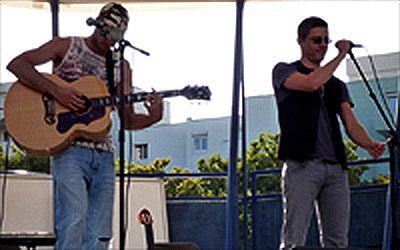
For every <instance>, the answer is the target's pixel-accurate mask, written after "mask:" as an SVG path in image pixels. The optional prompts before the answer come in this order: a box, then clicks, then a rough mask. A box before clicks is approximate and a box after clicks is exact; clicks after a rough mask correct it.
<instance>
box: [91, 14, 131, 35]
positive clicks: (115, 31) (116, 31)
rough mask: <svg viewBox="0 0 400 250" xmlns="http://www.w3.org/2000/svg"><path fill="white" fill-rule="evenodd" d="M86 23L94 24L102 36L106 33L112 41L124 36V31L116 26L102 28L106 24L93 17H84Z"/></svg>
mask: <svg viewBox="0 0 400 250" xmlns="http://www.w3.org/2000/svg"><path fill="white" fill-rule="evenodd" d="M86 24H87V25H88V26H95V27H96V28H98V29H99V30H100V34H102V35H103V36H104V35H106V36H107V37H109V38H111V39H112V40H114V41H119V40H121V38H122V37H123V36H124V33H123V32H122V31H121V30H120V29H118V28H116V27H109V26H107V28H108V30H105V29H104V28H105V27H106V25H104V23H100V22H97V21H96V20H95V19H94V18H93V17H89V18H88V19H86Z"/></svg>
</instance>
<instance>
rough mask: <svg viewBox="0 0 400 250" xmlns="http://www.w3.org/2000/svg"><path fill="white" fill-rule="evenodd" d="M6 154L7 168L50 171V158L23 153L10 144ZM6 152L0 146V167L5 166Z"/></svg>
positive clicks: (3, 167)
mask: <svg viewBox="0 0 400 250" xmlns="http://www.w3.org/2000/svg"><path fill="white" fill-rule="evenodd" d="M10 151H11V152H9V156H8V169H9V170H16V169H24V170H27V171H31V172H41V173H47V174H49V173H50V158H49V157H45V158H39V157H33V156H30V155H27V154H25V153H23V152H22V151H21V150H20V149H18V148H17V147H16V146H13V145H11V146H10ZM6 155H7V154H6V152H5V149H4V148H3V146H1V147H0V169H2V170H4V169H5V168H6Z"/></svg>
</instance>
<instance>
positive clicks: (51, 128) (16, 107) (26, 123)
mask: <svg viewBox="0 0 400 250" xmlns="http://www.w3.org/2000/svg"><path fill="white" fill-rule="evenodd" d="M43 75H44V76H45V77H47V78H48V79H50V80H51V81H53V82H54V83H56V84H59V85H68V86H72V87H74V88H75V89H77V90H79V91H81V92H82V93H84V94H85V100H86V103H87V107H88V108H87V110H85V111H84V112H79V113H76V112H72V111H71V110H69V109H68V108H66V107H64V106H63V105H61V104H60V103H59V102H57V101H56V100H54V99H53V98H52V96H49V95H46V94H43V93H40V92H37V91H35V90H33V89H31V88H29V87H27V86H25V85H24V84H22V83H20V82H19V81H17V82H15V83H14V84H13V85H12V86H11V88H10V89H9V91H8V93H7V95H6V99H5V103H4V117H5V122H6V126H7V129H8V131H9V133H10V135H11V137H12V138H13V140H14V142H15V143H16V144H17V145H18V147H19V148H21V149H22V150H23V151H24V152H25V153H27V154H29V155H32V156H37V157H48V156H51V155H55V154H57V153H59V152H61V151H62V150H63V149H65V148H66V147H67V146H68V145H69V144H71V143H72V142H73V141H74V140H75V139H76V138H78V137H79V138H87V139H94V140H95V139H99V138H102V137H104V136H106V135H107V134H108V133H109V131H110V128H111V118H110V112H111V110H112V107H113V106H116V105H118V104H120V103H121V101H122V100H121V98H118V97H114V96H109V94H108V90H107V87H106V85H105V84H104V82H103V81H102V80H101V79H100V78H98V77H95V76H86V77H83V78H81V79H79V80H77V81H75V82H73V83H67V82H65V81H64V80H62V79H61V78H59V77H58V76H56V75H52V74H46V73H43ZM151 94H152V93H151V92H142V93H134V94H129V95H125V96H124V97H123V98H124V101H125V103H134V102H141V101H145V100H146V98H145V97H146V96H150V95H151ZM159 94H160V96H161V97H162V98H166V97H174V96H185V97H186V98H187V99H199V100H210V96H211V92H210V90H209V88H208V87H204V86H202V87H198V86H195V87H190V86H187V87H185V88H183V89H180V90H168V91H160V92H159Z"/></svg>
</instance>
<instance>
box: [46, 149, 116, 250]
mask: <svg viewBox="0 0 400 250" xmlns="http://www.w3.org/2000/svg"><path fill="white" fill-rule="evenodd" d="M52 174H53V178H54V230H55V234H56V238H57V241H56V246H55V249H56V250H61V249H63V250H64V249H74V250H75V249H79V250H80V249H96V250H98V249H108V244H109V240H110V239H111V237H112V220H113V206H114V190H115V164H114V156H113V154H112V153H111V152H106V151H99V150H94V149H90V148H85V147H79V146H70V147H69V148H67V149H66V150H65V151H63V152H61V153H60V154H58V155H56V156H54V157H53V158H52Z"/></svg>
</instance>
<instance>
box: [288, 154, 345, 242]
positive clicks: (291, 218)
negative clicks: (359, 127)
mask: <svg viewBox="0 0 400 250" xmlns="http://www.w3.org/2000/svg"><path fill="white" fill-rule="evenodd" d="M282 200H283V225H282V236H281V246H280V249H292V248H293V247H296V246H297V247H299V246H304V244H305V242H306V236H307V232H308V227H309V224H310V220H311V216H312V213H313V210H314V207H315V208H316V212H317V219H318V225H319V231H320V242H321V246H322V247H332V248H339V247H340V248H343V247H347V242H348V237H347V234H348V230H349V222H350V189H349V184H348V179H347V173H346V170H344V169H343V168H342V166H341V165H340V164H330V163H325V162H314V161H308V160H306V161H304V162H298V161H293V160H288V161H287V162H286V163H285V164H284V167H283V169H282Z"/></svg>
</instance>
